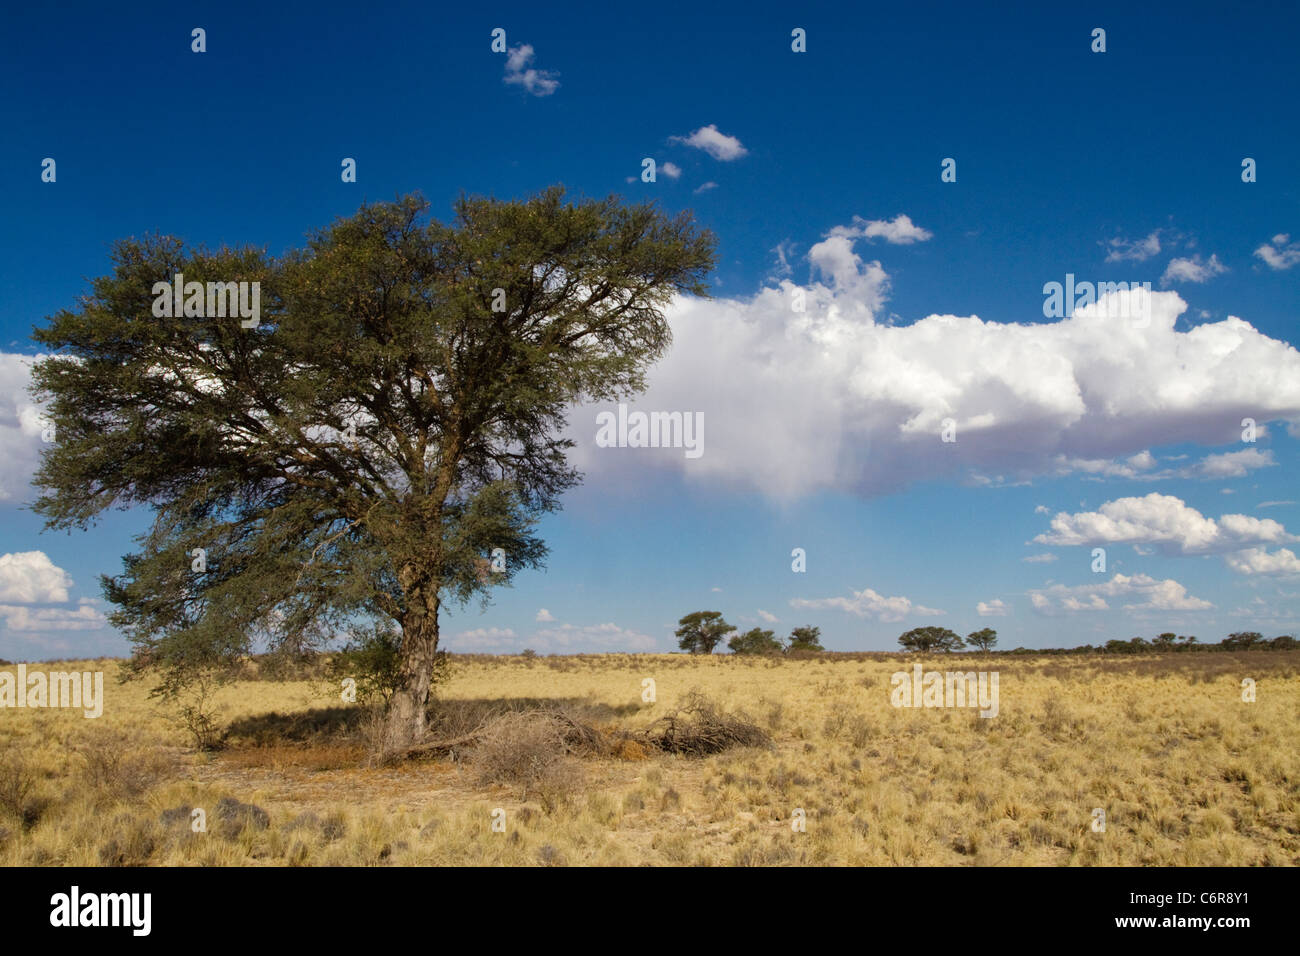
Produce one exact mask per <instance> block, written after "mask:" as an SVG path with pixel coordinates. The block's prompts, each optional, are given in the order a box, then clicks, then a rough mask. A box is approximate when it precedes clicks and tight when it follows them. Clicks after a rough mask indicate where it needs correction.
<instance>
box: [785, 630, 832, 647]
mask: <svg viewBox="0 0 1300 956" xmlns="http://www.w3.org/2000/svg"><path fill="white" fill-rule="evenodd" d="M821 635H822V631H821V628H819V627H796V628H795V629H794V630H793V631H791V632H790V643H789V645H787V647H786V652H787V653H790V652H792V651H824V650H826V648H824V647H822V642H821Z"/></svg>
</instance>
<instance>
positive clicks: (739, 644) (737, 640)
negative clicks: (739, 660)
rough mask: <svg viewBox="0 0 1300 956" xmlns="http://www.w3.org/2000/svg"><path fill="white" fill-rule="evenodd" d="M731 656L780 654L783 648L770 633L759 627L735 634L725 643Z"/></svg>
mask: <svg viewBox="0 0 1300 956" xmlns="http://www.w3.org/2000/svg"><path fill="white" fill-rule="evenodd" d="M727 647H728V648H730V650H731V652H732V653H733V654H780V653H781V652H782V651H783V650H785V648H784V647H782V646H781V642H780V641H779V640H777V637H776V635H775V634H773V633H772V632H771V631H765V630H763V629H762V628H761V627H754V628H750V629H749V630H748V631H746V632H745V633H743V634H736V635H735V636H734V637H733V638H732V639H731V640H729V641H728V642H727Z"/></svg>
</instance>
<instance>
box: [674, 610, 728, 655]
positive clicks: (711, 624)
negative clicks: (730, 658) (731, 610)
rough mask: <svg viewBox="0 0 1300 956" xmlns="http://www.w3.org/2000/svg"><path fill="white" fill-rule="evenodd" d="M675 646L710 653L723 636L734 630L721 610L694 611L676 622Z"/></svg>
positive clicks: (695, 652) (693, 652)
mask: <svg viewBox="0 0 1300 956" xmlns="http://www.w3.org/2000/svg"><path fill="white" fill-rule="evenodd" d="M677 625H678V627H677V631H676V634H677V638H678V640H677V646H678V647H680V648H681V649H682V650H684V651H689V652H690V653H692V654H712V653H713V649H714V648H715V647H717V646H718V642H719V641H721V640H722V638H723V637H725V636H726V635H728V634H730V633H731V632H732V631H734V630H735V628H734V627H732V626H731V625H730V624H728V623H727V622H726V621H724V620H723V619H722V612H721V611H695V612H694V613H691V614H687V615H686V616H685V617H683V618H682V619H681V620H680V621H678V622H677Z"/></svg>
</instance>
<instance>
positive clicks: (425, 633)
mask: <svg viewBox="0 0 1300 956" xmlns="http://www.w3.org/2000/svg"><path fill="white" fill-rule="evenodd" d="M437 652H438V606H437V603H436V601H435V603H434V606H433V607H432V608H431V609H430V610H429V611H427V612H426V613H424V614H419V615H414V614H412V615H409V616H408V617H407V618H406V619H405V620H404V621H402V665H401V672H400V673H401V684H400V686H399V687H398V689H397V691H396V693H394V694H393V697H392V699H391V700H390V701H389V702H388V715H387V718H386V721H385V735H384V736H385V740H384V744H385V746H386V748H387V749H388V750H390V751H395V750H399V749H402V748H404V747H408V746H410V745H411V744H414V743H416V742H418V741H419V740H420V738H422V737H423V736H424V732H425V730H426V725H427V720H426V712H427V709H428V706H429V688H430V686H431V684H432V681H433V664H434V657H435V655H436V654H437Z"/></svg>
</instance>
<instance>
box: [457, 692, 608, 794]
mask: <svg viewBox="0 0 1300 956" xmlns="http://www.w3.org/2000/svg"><path fill="white" fill-rule="evenodd" d="M570 732H571V728H570V726H569V724H568V723H566V722H565V721H564V720H562V719H561V718H559V717H557V716H556V715H554V714H547V713H545V712H542V711H528V712H523V713H510V714H502V715H501V716H500V717H497V718H496V719H495V720H493V721H492V722H491V723H489V724H488V725H487V726H486V727H485V728H484V729H483V732H482V735H481V736H480V738H479V740H478V742H477V743H476V745H475V746H474V749H473V750H472V751H471V753H470V765H471V766H472V767H473V768H474V771H475V776H476V777H477V780H478V783H479V784H505V785H508V786H514V787H518V788H519V791H520V799H521V800H527V799H528V797H529V795H536V796H537V797H538V798H540V799H541V801H542V805H543V807H545V808H546V809H547V810H548V811H550V810H552V809H554V808H555V807H556V806H558V805H559V804H560V803H563V802H565V801H566V800H567V799H568V798H569V797H570V796H572V795H573V794H574V793H575V792H576V791H577V790H578V789H579V788H580V787H581V786H582V784H583V776H584V775H583V772H582V766H581V765H580V764H579V763H578V761H577V760H575V759H574V758H573V757H572V756H570V752H571V751H570V747H569V744H568V742H567V739H566V738H567V736H568V734H569V733H570Z"/></svg>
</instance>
